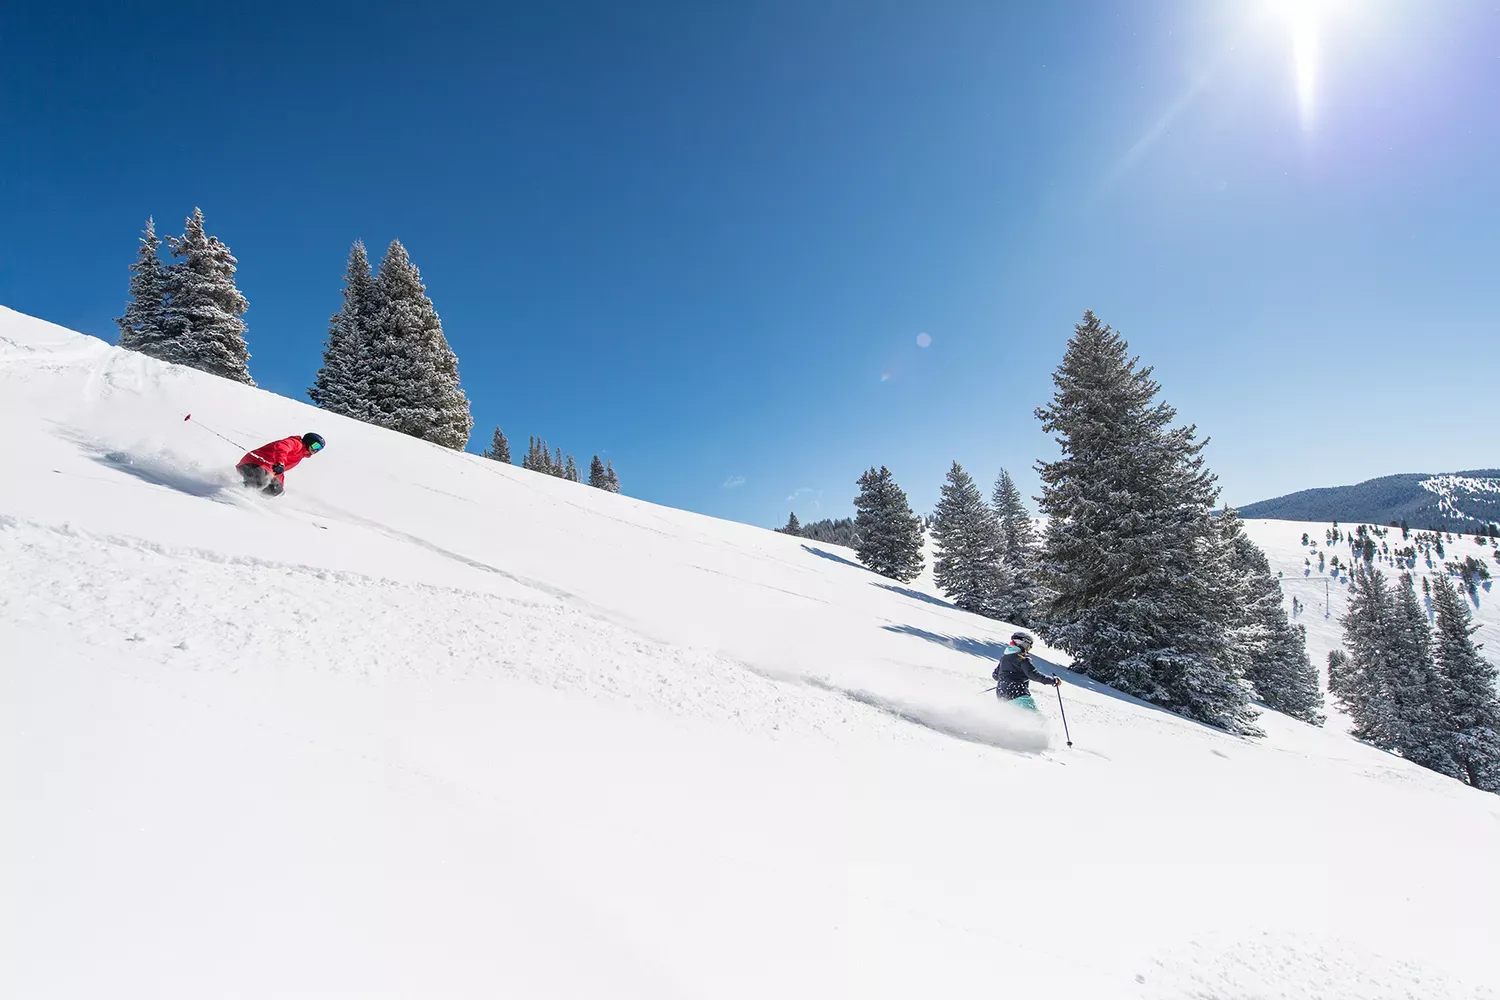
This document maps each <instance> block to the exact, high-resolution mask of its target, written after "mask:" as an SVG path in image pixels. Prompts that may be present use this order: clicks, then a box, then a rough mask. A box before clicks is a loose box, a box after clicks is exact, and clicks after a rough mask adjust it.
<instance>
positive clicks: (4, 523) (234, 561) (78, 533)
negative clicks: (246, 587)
mask: <svg viewBox="0 0 1500 1000" xmlns="http://www.w3.org/2000/svg"><path fill="white" fill-rule="evenodd" d="M22 528H24V529H27V530H31V531H43V532H47V533H49V534H53V535H60V536H62V537H63V538H70V539H76V540H78V541H92V542H98V543H100V544H103V545H112V546H115V547H116V548H122V549H131V550H134V551H137V552H149V553H151V554H152V555H159V556H162V557H163V558H167V559H190V560H198V561H200V562H207V563H215V564H217V565H220V566H248V567H254V568H256V569H269V570H278V571H281V572H292V573H300V574H303V575H306V576H312V577H316V578H318V579H320V580H332V581H334V582H337V583H355V584H378V585H381V586H387V587H397V588H400V589H403V590H410V591H415V592H418V593H426V594H461V595H464V596H477V597H485V598H494V599H495V600H499V601H505V602H507V603H509V604H514V605H518V606H520V607H531V608H552V607H562V606H563V604H564V602H563V601H561V600H559V601H558V602H556V603H553V602H548V601H541V600H538V601H526V600H522V599H521V598H518V597H508V596H506V595H504V594H494V593H491V592H489V591H486V590H475V589H474V588H472V587H453V586H445V585H443V584H436V583H418V582H413V581H411V580H401V579H398V578H396V577H389V576H372V575H371V574H368V573H360V572H358V571H356V570H348V569H329V568H327V567H324V566H313V565H310V564H307V563H294V562H284V561H281V560H276V559H263V558H261V557H259V556H245V555H229V554H226V553H223V552H215V551H213V550H212V549H201V548H194V547H191V546H174V545H166V544H163V543H161V542H153V541H149V540H147V539H144V538H136V537H131V536H127V535H106V534H99V533H96V532H91V531H86V530H84V529H81V528H75V527H73V526H72V525H71V524H47V523H44V522H42V521H34V520H31V519H30V518H24V517H17V516H16V515H14V514H0V531H4V530H16V529H22ZM517 582H520V583H523V584H524V582H525V581H517ZM549 596H551V595H549ZM575 610H580V611H583V610H584V609H578V608H575ZM594 617H597V616H594ZM601 620H604V619H601ZM613 624H618V623H613Z"/></svg>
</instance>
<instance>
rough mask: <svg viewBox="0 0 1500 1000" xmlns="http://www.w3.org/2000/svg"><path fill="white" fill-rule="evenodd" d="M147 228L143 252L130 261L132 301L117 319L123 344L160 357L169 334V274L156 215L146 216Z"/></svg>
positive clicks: (126, 347)
mask: <svg viewBox="0 0 1500 1000" xmlns="http://www.w3.org/2000/svg"><path fill="white" fill-rule="evenodd" d="M144 232H145V235H144V236H142V237H141V249H140V252H139V253H138V254H137V255H136V260H135V263H134V264H131V265H130V304H129V305H127V306H126V307H125V315H123V316H121V317H120V318H119V319H117V320H115V323H116V325H118V326H119V328H120V341H119V343H120V346H121V347H123V348H125V349H126V350H127V351H140V352H141V353H142V354H146V355H149V356H151V357H153V358H155V357H160V355H159V354H158V353H157V352H158V351H160V350H161V344H162V341H163V340H164V339H165V338H166V336H167V328H166V275H165V273H164V271H163V269H162V266H161V257H160V256H158V254H157V248H158V247H160V246H161V240H158V239H157V238H156V220H155V219H149V218H148V219H147V220H146V228H145V230H144ZM163 360H171V359H169V358H168V359H163Z"/></svg>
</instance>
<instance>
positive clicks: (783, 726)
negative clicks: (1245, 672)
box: [0, 310, 1500, 1000]
mask: <svg viewBox="0 0 1500 1000" xmlns="http://www.w3.org/2000/svg"><path fill="white" fill-rule="evenodd" d="M188 413H192V414H193V420H192V421H186V422H185V421H184V420H183V417H184V415H186V414H188ZM0 421H3V434H0V448H3V453H0V467H3V469H4V472H5V474H4V475H3V476H0V566H3V572H0V652H3V655H0V795H3V800H0V810H3V815H4V817H5V818H4V820H3V822H0V996H5V997H24V998H37V997H78V998H97V997H111V998H118V997H142V998H146V997H149V998H193V1000H200V998H205V997H215V998H220V997H236V998H238V997H244V998H265V997H361V998H364V997H403V998H405V997H424V998H426V997H487V998H488V997H527V998H531V997H543V998H545V997H650V998H665V997H714V998H721V997H722V998H732V997H746V998H748V997H770V996H778V997H779V996H789V997H845V996H847V997H885V996H892V997H896V996H899V997H907V998H909V997H928V996H963V997H970V996H976V995H983V996H991V997H1017V998H1030V997H1039V998H1040V997H1046V998H1049V1000H1066V998H1086V1000H1101V998H1102V1000H1107V998H1115V997H1127V998H1184V1000H1185V998H1230V997H1235V998H1240V997H1245V998H1249V997H1257V998H1259V997H1278V998H1312V997H1320V998H1327V997H1361V998H1374V997H1403V998H1405V997H1433V998H1439V997H1441V998H1447V997H1496V996H1500V990H1497V984H1500V949H1497V948H1496V947H1495V943H1496V941H1497V940H1500V906H1497V902H1496V901H1497V900H1500V796H1494V795H1485V794H1482V793H1479V792H1475V791H1472V790H1470V789H1468V788H1466V787H1464V786H1463V785H1461V784H1459V783H1457V782H1454V781H1450V780H1448V779H1445V778H1441V777H1439V776H1437V775H1434V774H1431V773H1429V772H1426V771H1423V770H1421V769H1419V768H1416V767H1412V766H1409V765H1407V764H1406V763H1404V762H1403V761H1401V760H1399V759H1396V758H1393V757H1390V756H1388V755H1386V754H1383V753H1380V752H1377V751H1375V750H1372V749H1370V748H1368V747H1366V746H1363V745H1361V744H1359V743H1356V742H1354V741H1353V740H1351V739H1349V738H1348V737H1347V736H1346V735H1343V734H1342V733H1340V732H1338V731H1337V728H1336V727H1331V730H1330V731H1323V730H1318V729H1314V728H1311V727H1308V726H1305V725H1302V724H1300V723H1296V722H1292V721H1289V720H1287V719H1285V718H1283V717H1281V716H1278V715H1275V714H1271V713H1268V714H1267V715H1266V716H1265V717H1264V720H1263V724H1264V727H1265V728H1266V729H1267V730H1268V732H1269V736H1268V737H1267V738H1266V739H1264V740H1260V741H1246V740H1240V739H1235V738H1232V737H1229V736H1225V735H1223V734H1220V733H1217V732H1213V731H1210V730H1207V729H1204V728H1202V727H1200V726H1197V725H1194V724H1192V723H1190V722H1186V721H1184V720H1182V719H1179V718H1177V717H1175V716H1172V715H1169V714H1167V713H1164V712H1160V711H1157V710H1155V709H1153V708H1150V707H1148V706H1143V705H1141V704H1139V703H1136V702H1133V701H1131V700H1130V699H1127V698H1123V697H1120V696H1118V695H1115V694H1114V693H1112V692H1110V691H1108V690H1105V689H1102V688H1100V687H1098V686H1097V685H1093V684H1091V683H1090V682H1088V681H1086V680H1084V679H1083V678H1080V677H1077V676H1075V675H1072V674H1069V673H1067V672H1066V671H1065V672H1064V677H1065V678H1067V680H1068V681H1069V683H1068V684H1067V685H1066V686H1065V687H1064V688H1063V696H1064V697H1065V698H1066V699H1067V712H1068V722H1069V723H1070V725H1071V727H1072V735H1073V739H1074V743H1075V745H1074V746H1073V747H1072V748H1071V749H1069V748H1067V747H1066V746H1064V745H1063V741H1062V731H1061V727H1060V725H1059V724H1058V705H1057V699H1056V698H1055V697H1054V696H1053V695H1052V694H1051V692H1041V695H1042V697H1040V698H1039V699H1038V700H1039V702H1040V704H1041V707H1042V712H1043V717H1042V718H1041V719H1036V718H1035V717H1029V716H1027V715H1026V714H1024V713H1022V712H1020V711H1019V710H1015V709H1013V708H1010V707H1008V706H1001V705H998V704H996V703H995V701H994V698H993V696H992V695H989V694H984V693H981V692H982V689H983V688H985V687H986V686H987V685H988V684H989V683H990V681H989V672H990V668H991V665H992V663H993V660H994V658H995V657H997V656H998V655H999V652H1000V650H1001V648H1002V646H1003V640H1004V637H1005V636H1006V635H1008V634H1009V632H1010V629H1009V628H1008V627H1006V626H1004V625H1002V624H1000V623H996V622H990V621H986V620H984V619H980V618H976V617H973V616H971V615H967V614H964V613H962V612H959V611H957V610H955V609H953V608H952V607H950V606H948V605H947V604H946V603H945V602H943V601H942V600H941V599H939V598H937V597H935V596H934V594H933V593H932V591H931V588H930V586H924V585H922V584H920V583H919V584H916V585H913V586H911V587H901V586H897V585H895V584H892V583H891V582H890V581H887V580H883V579H881V578H879V577H876V576H874V575H872V574H870V573H868V572H867V571H865V570H864V569H862V568H860V567H859V566H858V565H856V564H854V563H853V562H852V554H851V553H850V552H848V551H847V550H841V549H837V548H835V547H832V546H827V545H821V544H815V543H811V542H804V541H803V540H800V539H795V538H789V537H785V536H782V535H778V534H774V533H772V532H769V531H764V530H761V529H757V528H752V527H748V526H744V525H740V524H734V523H729V522H724V521H718V520H714V519H712V518H708V517H702V516H699V515H695V514H689V513H685V512H682V511H676V510H670V509H666V508H662V507H657V506H653V505H651V504H648V503H643V502H640V501H637V500H632V499H630V498H627V497H619V496H613V495H609V494H605V493H603V492H602V491H597V490H591V489H589V488H587V487H583V486H579V485H576V484H572V483H567V482H563V481H561V480H556V479H551V478H547V477H543V476H540V475H535V474H532V473H529V472H525V471H523V470H520V469H518V468H511V467H504V466H500V465H498V464H496V463H493V462H488V461H486V460H484V459H480V458H477V457H475V456H471V455H458V454H454V453H452V452H448V451H445V450H443V449H440V448H437V447H434V446H431V445H428V444H425V443H423V442H419V441H415V440H412V439H408V438H404V437H400V436H397V435H394V434H390V433H386V432H384V431H380V430H376V429H373V428H370V427H366V426H364V425H361V424H358V423H355V422H353V421H349V420H345V419H342V418H339V417H334V416H329V415H328V414H325V413H322V412H319V411H316V410H314V409H312V408H311V407H309V406H306V405H303V404H301V403H298V402H295V401H292V400H288V399H283V398H280V397H277V396H273V395H271V394H269V393H266V392H262V391H259V390H255V389H250V388H246V387H244V386H240V385H236V384H231V383H228V382H224V381H221V380H218V379H214V378H211V377H208V376H205V375H202V374H199V373H196V372H192V371H188V370H185V369H180V368H171V367H167V366H163V365H160V364H157V363H156V362H153V361H150V360H148V359H146V358H143V357H140V356H138V355H130V354H126V353H123V352H120V351H118V350H116V349H114V348H112V347H109V346H107V345H105V344H104V343H102V342H100V341H98V340H94V339H92V338H88V337H84V336H81V335H78V334H75V333H72V332H69V331H67V330H64V329H61V328H59V327H55V326H52V325H50V324H46V323H43V322H40V321H37V320H33V319H30V318H27V317H24V316H21V315H19V314H16V313H14V312H10V311H8V310H0ZM198 422H205V423H206V424H207V425H208V426H210V427H212V428H214V429H215V430H218V431H220V432H222V433H224V434H226V435H228V436H230V437H232V438H234V439H236V440H238V441H240V442H242V443H246V444H258V443H261V442H263V441H266V440H269V439H272V438H275V437H281V436H285V435H287V434H292V433H301V432H302V431H305V430H311V429H316V430H318V431H319V432H321V433H322V434H323V435H325V436H326V437H327V439H328V442H329V445H328V448H327V450H326V451H325V452H324V453H322V454H321V455H318V456H316V457H314V458H312V459H310V460H308V461H307V462H305V463H304V464H303V465H302V466H300V467H298V468H297V469H295V470H293V471H292V472H291V473H290V474H289V475H288V491H287V493H286V495H285V496H283V497H282V498H280V499H279V500H267V499H263V498H261V497H259V496H255V495H246V494H244V493H243V491H242V490H241V488H240V487H239V486H238V485H236V480H235V477H234V474H233V472H232V469H231V467H232V465H233V464H234V462H235V460H236V459H237V458H238V452H236V451H235V450H234V449H233V448H232V447H230V446H229V445H226V444H224V443H223V442H221V441H219V440H218V439H216V438H215V437H213V436H212V435H210V434H209V433H207V432H206V431H205V430H204V429H202V428H200V427H197V426H195V423H198ZM851 488H852V487H851ZM1323 527H1324V526H1321V525H1319V526H1315V535H1316V537H1319V538H1321V535H1322V530H1323ZM1252 530H1254V531H1255V532H1256V534H1257V537H1258V538H1260V540H1261V541H1262V544H1267V538H1268V537H1270V536H1271V535H1277V534H1278V533H1279V534H1280V535H1285V537H1286V538H1288V539H1290V542H1288V543H1287V546H1286V547H1287V548H1289V549H1296V550H1297V552H1296V553H1295V554H1294V555H1293V556H1287V555H1286V554H1284V553H1282V552H1280V551H1278V546H1276V545H1268V547H1269V548H1271V549H1272V552H1273V558H1276V559H1278V560H1279V561H1280V563H1279V564H1281V563H1284V562H1285V561H1286V560H1288V559H1293V558H1294V559H1295V568H1296V570H1297V571H1298V572H1300V570H1301V557H1302V550H1301V547H1300V545H1299V544H1298V541H1297V540H1298V539H1299V538H1300V535H1301V532H1302V531H1303V530H1314V529H1313V527H1309V526H1303V525H1293V524H1288V523H1285V522H1282V523H1276V524H1275V525H1274V527H1268V526H1267V525H1266V524H1264V523H1263V524H1258V525H1253V526H1252ZM1278 537H1279V535H1278ZM1283 568H1284V569H1286V570H1287V572H1288V575H1289V576H1290V575H1291V568H1290V567H1287V566H1283ZM1303 596H1304V598H1305V599H1307V600H1308V603H1309V607H1310V608H1311V607H1312V600H1311V598H1310V597H1307V595H1303ZM1310 615H1311V612H1308V613H1305V614H1304V616H1303V620H1304V621H1306V620H1308V618H1309V617H1310ZM1325 651H1326V650H1323V651H1319V650H1317V649H1315V650H1314V655H1316V656H1321V655H1322V653H1323V652H1325ZM1040 653H1041V657H1042V658H1044V659H1045V660H1046V661H1048V662H1049V663H1051V664H1053V665H1059V666H1060V665H1062V664H1064V663H1066V659H1065V657H1062V656H1061V655H1060V654H1055V653H1052V652H1049V651H1047V650H1045V649H1042V650H1040Z"/></svg>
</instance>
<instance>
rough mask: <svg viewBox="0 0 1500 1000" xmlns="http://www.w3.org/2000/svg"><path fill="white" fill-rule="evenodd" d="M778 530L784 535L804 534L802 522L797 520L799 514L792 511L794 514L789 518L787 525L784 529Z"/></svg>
mask: <svg viewBox="0 0 1500 1000" xmlns="http://www.w3.org/2000/svg"><path fill="white" fill-rule="evenodd" d="M776 530H777V531H779V532H781V533H782V534H783V535H800V534H802V522H801V521H799V520H797V512H796V511H792V513H791V514H790V515H788V516H787V519H786V525H785V526H784V527H780V528H777V529H776Z"/></svg>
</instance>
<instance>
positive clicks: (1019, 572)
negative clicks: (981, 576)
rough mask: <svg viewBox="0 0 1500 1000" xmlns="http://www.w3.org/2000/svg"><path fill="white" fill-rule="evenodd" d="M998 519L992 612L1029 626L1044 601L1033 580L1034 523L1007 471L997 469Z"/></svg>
mask: <svg viewBox="0 0 1500 1000" xmlns="http://www.w3.org/2000/svg"><path fill="white" fill-rule="evenodd" d="M991 500H992V502H993V503H994V505H995V513H996V515H997V516H998V517H999V519H1000V553H999V555H1000V567H999V575H998V579H997V582H998V586H997V590H996V595H995V608H994V613H995V615H996V617H998V618H1001V619H1003V620H1004V621H1008V622H1014V623H1015V624H1017V625H1025V626H1027V627H1030V626H1032V625H1033V624H1034V621H1033V619H1034V618H1035V615H1036V612H1037V609H1038V608H1040V607H1041V605H1042V603H1043V601H1044V600H1045V595H1044V594H1043V593H1042V588H1041V587H1039V586H1038V585H1037V582H1036V572H1037V567H1036V558H1037V540H1036V525H1035V523H1034V522H1033V521H1032V519H1031V512H1030V511H1029V510H1027V509H1026V503H1025V501H1024V500H1022V499H1021V491H1020V490H1018V489H1016V483H1015V480H1013V479H1011V478H1010V473H1009V472H1007V471H1006V470H1004V469H1001V470H1000V477H999V478H998V479H997V480H995V490H994V493H993V494H992V496H991Z"/></svg>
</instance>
